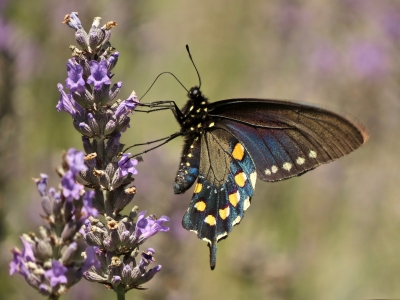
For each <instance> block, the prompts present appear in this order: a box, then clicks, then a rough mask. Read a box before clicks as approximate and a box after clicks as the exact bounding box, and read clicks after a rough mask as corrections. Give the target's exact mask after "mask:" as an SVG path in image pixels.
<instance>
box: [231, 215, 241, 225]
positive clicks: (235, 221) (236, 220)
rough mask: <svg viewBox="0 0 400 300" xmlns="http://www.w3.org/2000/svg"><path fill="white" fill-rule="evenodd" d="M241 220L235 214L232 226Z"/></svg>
mask: <svg viewBox="0 0 400 300" xmlns="http://www.w3.org/2000/svg"><path fill="white" fill-rule="evenodd" d="M241 220H242V218H241V217H240V216H237V217H236V219H235V220H233V222H232V226H235V225H236V224H239V222H240V221H241Z"/></svg>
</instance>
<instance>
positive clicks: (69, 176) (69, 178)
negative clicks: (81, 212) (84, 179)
mask: <svg viewBox="0 0 400 300" xmlns="http://www.w3.org/2000/svg"><path fill="white" fill-rule="evenodd" d="M61 185H62V187H63V195H64V197H65V198H67V200H69V201H71V200H72V199H75V200H78V199H79V198H80V193H81V191H82V190H83V186H82V185H80V184H78V183H76V182H75V176H74V174H73V173H72V172H71V171H68V172H66V173H65V175H64V177H63V178H62V179H61Z"/></svg>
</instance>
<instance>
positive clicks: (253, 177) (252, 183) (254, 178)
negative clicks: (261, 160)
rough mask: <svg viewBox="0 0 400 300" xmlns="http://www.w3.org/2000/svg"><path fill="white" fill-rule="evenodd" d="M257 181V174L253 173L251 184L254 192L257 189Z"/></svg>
mask: <svg viewBox="0 0 400 300" xmlns="http://www.w3.org/2000/svg"><path fill="white" fill-rule="evenodd" d="M256 180H257V172H253V173H251V174H250V182H251V186H252V187H253V190H254V189H255V188H256Z"/></svg>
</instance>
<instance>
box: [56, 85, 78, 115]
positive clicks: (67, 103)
mask: <svg viewBox="0 0 400 300" xmlns="http://www.w3.org/2000/svg"><path fill="white" fill-rule="evenodd" d="M57 88H58V90H59V92H60V94H61V96H60V100H58V103H57V106H56V108H57V111H58V112H60V111H62V110H63V111H65V112H67V113H69V114H70V115H71V116H72V117H75V116H76V115H77V114H78V113H80V114H82V113H83V108H82V106H80V105H79V104H78V103H76V102H75V100H74V99H73V98H72V95H71V94H66V93H65V92H64V87H63V86H62V84H61V83H59V84H57Z"/></svg>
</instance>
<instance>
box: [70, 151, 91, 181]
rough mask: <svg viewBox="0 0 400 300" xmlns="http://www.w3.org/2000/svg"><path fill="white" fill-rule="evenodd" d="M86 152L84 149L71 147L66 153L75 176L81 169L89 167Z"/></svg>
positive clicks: (84, 169)
mask: <svg viewBox="0 0 400 300" xmlns="http://www.w3.org/2000/svg"><path fill="white" fill-rule="evenodd" d="M84 158H85V154H84V153H83V152H82V151H79V150H76V149H74V148H70V149H69V150H68V152H67V155H66V160H67V163H68V166H69V169H70V170H71V172H72V174H74V175H75V176H76V175H77V174H78V173H79V172H80V171H86V170H87V169H88V167H87V166H86V165H85V160H84Z"/></svg>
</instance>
